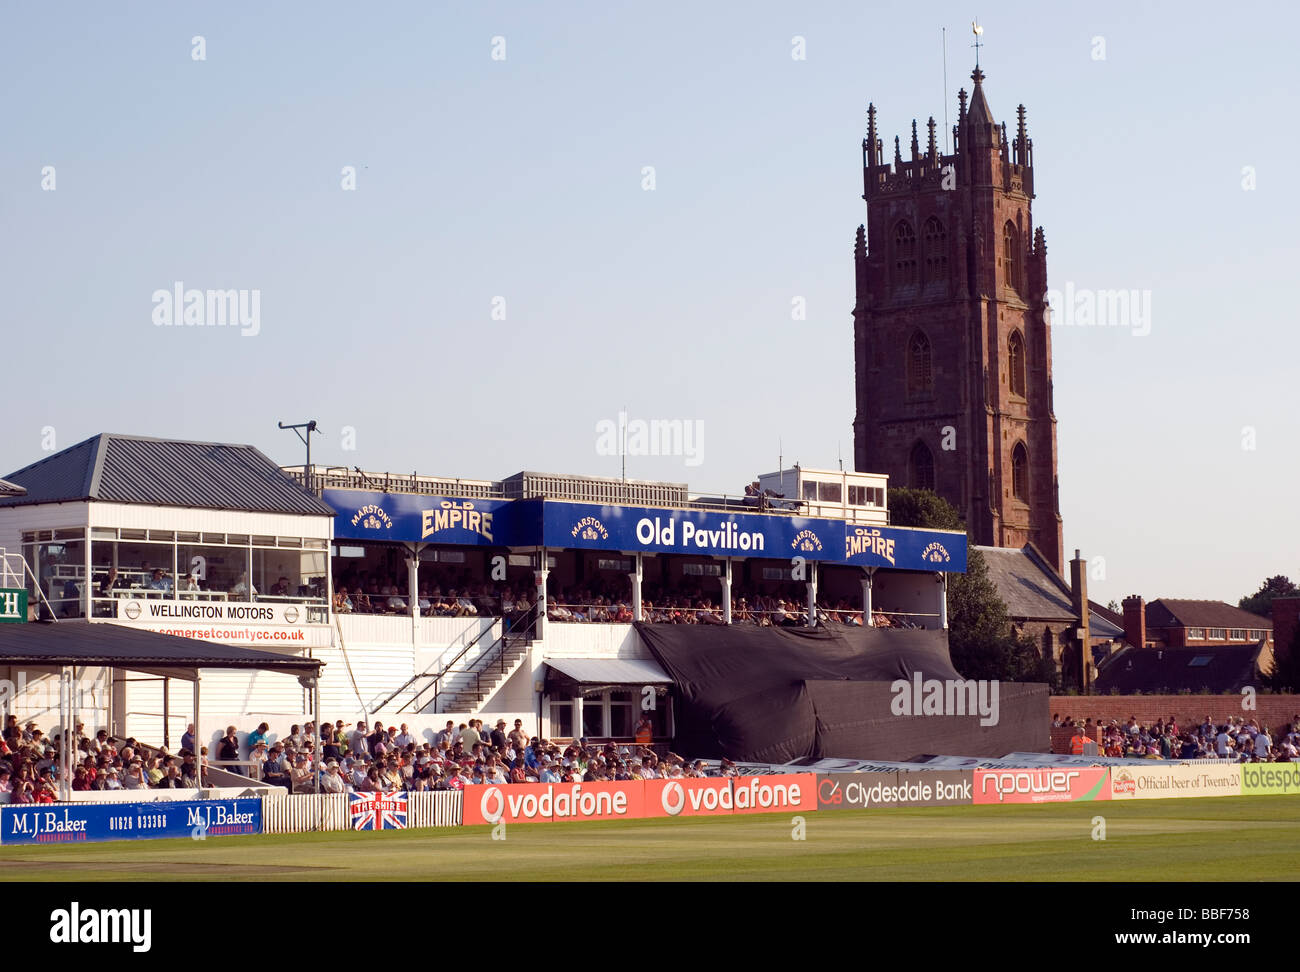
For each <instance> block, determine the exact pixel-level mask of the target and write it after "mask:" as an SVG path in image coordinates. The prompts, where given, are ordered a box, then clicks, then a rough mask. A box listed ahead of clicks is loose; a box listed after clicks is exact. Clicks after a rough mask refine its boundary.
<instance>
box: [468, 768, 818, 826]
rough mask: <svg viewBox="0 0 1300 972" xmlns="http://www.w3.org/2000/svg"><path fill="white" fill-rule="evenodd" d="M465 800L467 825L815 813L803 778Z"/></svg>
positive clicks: (513, 792)
mask: <svg viewBox="0 0 1300 972" xmlns="http://www.w3.org/2000/svg"><path fill="white" fill-rule="evenodd" d="M464 800H465V803H464V807H465V810H464V822H465V824H466V825H468V826H473V825H474V824H498V823H502V822H505V823H537V822H541V821H554V820H634V819H637V818H643V817H696V816H709V815H714V814H727V813H782V812H785V811H793V810H816V809H817V793H816V788H815V786H814V777H813V776H812V774H808V773H798V774H791V775H788V776H749V777H741V778H738V779H680V780H646V781H641V780H630V781H628V782H625V783H546V784H536V783H520V784H515V785H508V786H496V785H493V786H469V787H466V788H465V791H464Z"/></svg>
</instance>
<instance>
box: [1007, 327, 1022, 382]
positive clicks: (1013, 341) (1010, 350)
mask: <svg viewBox="0 0 1300 972" xmlns="http://www.w3.org/2000/svg"><path fill="white" fill-rule="evenodd" d="M1007 370H1008V371H1009V372H1010V373H1011V394H1013V395H1019V396H1020V397H1021V398H1024V397H1025V339H1024V338H1022V337H1021V336H1020V332H1019V331H1012V332H1011V337H1009V338H1008V339H1007Z"/></svg>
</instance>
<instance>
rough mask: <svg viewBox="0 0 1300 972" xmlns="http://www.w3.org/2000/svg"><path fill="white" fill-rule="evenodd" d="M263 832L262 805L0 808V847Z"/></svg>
mask: <svg viewBox="0 0 1300 972" xmlns="http://www.w3.org/2000/svg"><path fill="white" fill-rule="evenodd" d="M261 832H262V801H261V800H260V799H256V798H254V799H247V800H157V801H155V802H153V803H32V804H23V805H22V806H3V807H0V845H3V846H5V847H8V846H9V845H11V844H75V843H81V842H83V841H102V840H143V839H148V838H153V837H192V838H195V839H205V838H207V837H214V836H228V835H231V834H260V833H261Z"/></svg>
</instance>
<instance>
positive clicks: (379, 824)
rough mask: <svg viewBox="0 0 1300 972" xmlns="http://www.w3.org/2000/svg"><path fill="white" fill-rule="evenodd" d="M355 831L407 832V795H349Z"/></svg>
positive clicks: (349, 807)
mask: <svg viewBox="0 0 1300 972" xmlns="http://www.w3.org/2000/svg"><path fill="white" fill-rule="evenodd" d="M348 809H349V811H350V812H351V814H352V829H353V830H405V829H406V794H405V793H349V794H348Z"/></svg>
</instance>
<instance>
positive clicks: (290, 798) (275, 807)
mask: <svg viewBox="0 0 1300 972" xmlns="http://www.w3.org/2000/svg"><path fill="white" fill-rule="evenodd" d="M461 807H462V801H461V794H460V793H458V792H456V791H453V790H448V791H445V792H432V793H408V794H407V801H406V826H407V828H408V829H411V828H415V827H458V826H460V822H461V819H462V818H461ZM350 829H351V821H350V820H349V815H348V795H347V794H346V793H320V794H316V793H302V794H293V795H290V794H287V793H286V794H284V795H283V796H279V795H276V796H269V797H264V798H263V800H262V832H263V833H266V834H304V833H310V832H314V831H325V830H350Z"/></svg>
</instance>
